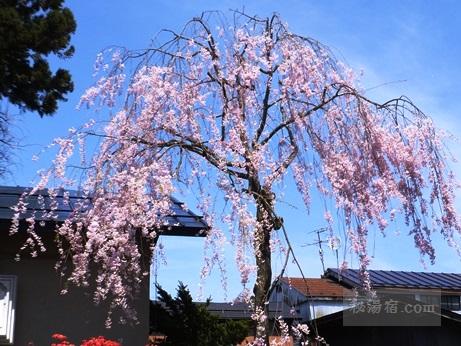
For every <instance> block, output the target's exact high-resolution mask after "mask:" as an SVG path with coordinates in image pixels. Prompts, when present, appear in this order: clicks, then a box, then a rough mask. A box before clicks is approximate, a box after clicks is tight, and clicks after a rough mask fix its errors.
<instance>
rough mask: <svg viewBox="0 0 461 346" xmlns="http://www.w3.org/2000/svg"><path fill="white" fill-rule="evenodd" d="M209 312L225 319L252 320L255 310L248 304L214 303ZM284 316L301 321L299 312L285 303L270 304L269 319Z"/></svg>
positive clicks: (209, 307) (209, 306)
mask: <svg viewBox="0 0 461 346" xmlns="http://www.w3.org/2000/svg"><path fill="white" fill-rule="evenodd" d="M207 309H208V311H209V312H210V313H212V314H214V315H216V316H218V317H219V318H223V319H251V315H252V313H253V310H252V309H251V307H250V306H249V305H248V304H247V303H213V302H211V303H210V305H208V307H207ZM279 316H282V318H284V319H301V317H302V316H301V315H300V312H299V311H296V310H293V309H292V308H291V307H290V306H288V305H287V304H285V303H283V302H270V303H269V318H271V319H272V318H277V317H279Z"/></svg>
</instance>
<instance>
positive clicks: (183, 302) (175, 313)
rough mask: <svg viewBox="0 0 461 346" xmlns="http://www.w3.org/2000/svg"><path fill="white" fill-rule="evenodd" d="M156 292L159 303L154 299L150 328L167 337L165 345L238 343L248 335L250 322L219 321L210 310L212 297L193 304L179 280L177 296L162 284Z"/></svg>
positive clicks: (217, 345)
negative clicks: (166, 289)
mask: <svg viewBox="0 0 461 346" xmlns="http://www.w3.org/2000/svg"><path fill="white" fill-rule="evenodd" d="M157 292H158V294H159V302H152V303H151V307H150V312H151V331H154V330H155V331H157V332H160V333H162V334H165V335H166V336H167V338H166V340H165V342H164V345H176V346H181V345H184V346H186V345H187V346H190V345H200V346H207V345H210V346H220V345H223V346H224V345H235V344H237V343H239V342H240V341H242V340H243V339H244V338H245V336H246V335H248V331H249V323H248V322H247V321H234V320H227V321H220V320H219V319H218V317H216V316H214V315H212V314H210V312H208V310H207V306H208V305H209V304H210V299H208V300H207V301H206V303H205V304H196V303H194V302H193V301H192V297H191V295H190V292H189V290H188V289H187V286H186V285H184V284H183V283H182V282H179V285H178V288H177V293H176V298H173V297H172V296H171V295H170V294H169V293H168V292H166V291H165V290H164V289H162V288H161V287H160V286H159V285H157Z"/></svg>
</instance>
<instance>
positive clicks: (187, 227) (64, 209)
mask: <svg viewBox="0 0 461 346" xmlns="http://www.w3.org/2000/svg"><path fill="white" fill-rule="evenodd" d="M27 191H30V188H26V187H12V186H0V220H11V219H12V217H13V214H14V211H13V210H12V209H11V207H13V206H15V205H16V204H17V203H18V201H19V198H20V196H21V195H22V194H23V193H24V192H27ZM68 193H69V203H65V202H64V197H63V190H60V191H59V192H58V195H57V197H56V202H57V209H56V210H54V213H55V214H56V216H57V218H55V219H53V218H50V216H49V215H47V213H49V212H50V211H51V198H50V195H49V193H48V190H40V191H39V192H37V193H36V194H34V195H31V196H30V197H29V198H28V199H27V212H26V213H24V214H23V215H22V216H21V219H26V218H28V217H30V216H32V215H34V217H35V219H36V220H37V221H47V222H58V223H59V222H63V221H64V220H66V219H67V218H68V217H69V216H70V214H71V212H72V210H73V206H75V204H76V203H77V202H79V201H81V200H82V199H83V198H84V197H82V195H81V193H79V192H77V191H68ZM39 196H42V197H43V198H44V202H45V204H44V205H45V207H43V206H40V204H39V202H38V198H39ZM171 200H172V202H173V203H172V212H171V214H170V215H167V216H165V221H164V226H163V227H162V235H180V236H205V235H206V230H207V229H208V228H209V227H208V225H207V224H206V223H205V221H203V218H202V217H201V216H198V215H196V214H194V213H193V212H192V211H190V210H189V209H187V208H185V207H184V204H183V203H182V202H180V201H178V200H177V199H175V198H173V197H172V198H171ZM34 212H35V213H34Z"/></svg>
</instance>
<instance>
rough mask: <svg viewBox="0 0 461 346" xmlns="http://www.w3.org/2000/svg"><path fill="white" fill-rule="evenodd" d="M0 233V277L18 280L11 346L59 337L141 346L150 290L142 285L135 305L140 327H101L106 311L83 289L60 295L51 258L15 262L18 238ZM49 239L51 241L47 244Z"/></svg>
mask: <svg viewBox="0 0 461 346" xmlns="http://www.w3.org/2000/svg"><path fill="white" fill-rule="evenodd" d="M7 234H8V230H7V229H6V230H5V228H4V227H0V274H5V275H16V276H17V277H18V281H17V299H16V319H15V333H14V336H15V343H14V344H15V345H17V346H23V345H27V343H28V342H33V343H34V345H35V346H42V345H50V343H51V335H52V334H53V333H61V334H65V335H67V336H69V338H70V339H71V340H72V341H73V342H74V343H76V344H77V345H79V342H80V341H81V340H82V339H85V338H89V337H91V336H98V335H104V336H107V337H110V338H112V339H118V340H119V341H121V342H122V344H123V345H125V346H138V345H140V346H141V345H145V344H146V341H147V337H148V331H149V287H148V286H149V285H148V278H147V280H146V281H145V284H144V286H143V289H142V291H141V295H140V297H139V299H138V301H137V303H136V308H137V311H138V314H139V320H140V323H139V324H138V325H135V326H121V325H119V324H117V323H114V324H113V327H112V329H106V328H105V327H104V321H105V317H106V312H107V310H106V309H105V308H104V307H96V306H94V305H93V303H92V299H91V296H90V295H89V294H88V292H86V291H84V290H83V289H73V288H72V289H70V290H69V291H70V292H69V294H67V295H64V296H62V295H60V294H59V292H60V291H61V289H62V288H63V282H62V281H60V279H59V277H58V275H57V273H56V272H55V270H54V265H55V262H56V261H55V258H54V256H52V255H48V256H46V257H42V258H40V257H39V258H37V259H30V258H28V259H22V260H21V261H19V262H16V261H14V259H13V258H14V254H15V253H16V251H17V249H19V244H20V241H21V240H20V239H19V238H20V237H18V236H16V237H12V238H11V237H9V236H8V235H7ZM50 239H51V238H50Z"/></svg>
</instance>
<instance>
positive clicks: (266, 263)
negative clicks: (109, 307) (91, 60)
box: [13, 12, 460, 344]
mask: <svg viewBox="0 0 461 346" xmlns="http://www.w3.org/2000/svg"><path fill="white" fill-rule="evenodd" d="M230 21H231V25H229V20H228V21H227V22H226V20H225V19H223V17H222V15H221V14H219V13H204V14H203V15H202V16H201V17H198V18H194V19H192V20H191V21H189V22H188V23H187V24H186V25H185V27H184V29H183V30H182V31H181V32H173V31H164V34H167V35H168V36H169V38H168V39H166V40H165V41H163V44H160V45H158V46H155V47H151V48H148V49H146V50H143V51H126V50H123V49H120V50H116V51H115V50H112V52H110V53H109V52H107V51H106V52H104V53H103V54H101V55H100V56H99V57H98V61H97V64H96V67H97V72H98V74H99V77H98V78H99V79H97V82H96V83H95V85H94V86H93V87H91V88H89V89H88V90H87V92H86V93H85V94H84V95H83V97H82V99H81V106H82V107H88V108H90V109H96V110H98V111H101V112H104V111H106V112H107V113H109V112H108V111H107V110H110V114H112V115H113V116H112V118H111V119H110V120H109V121H108V122H106V123H105V124H101V122H90V123H87V124H85V125H84V126H82V128H80V129H78V130H76V129H71V131H70V133H69V135H68V136H67V137H63V138H59V139H57V140H55V142H54V144H55V146H56V147H57V150H58V153H57V156H56V158H55V160H54V161H53V165H52V167H51V168H50V169H48V170H45V171H43V172H42V173H41V175H40V181H39V183H38V184H37V186H36V187H35V188H34V189H33V190H32V191H31V192H30V193H36V192H37V191H38V190H40V189H43V188H46V187H47V188H50V191H57V189H58V188H64V189H66V188H69V187H72V186H75V180H74V178H75V177H73V176H70V173H69V172H70V171H69V169H68V166H69V164H70V163H71V162H72V159H71V157H72V155H73V154H74V152H76V153H77V154H78V153H80V156H81V159H82V163H81V166H82V167H83V169H82V173H81V175H80V176H79V179H80V181H81V182H82V183H81V189H82V191H83V194H84V195H85V196H91V203H90V202H82V203H81V204H79V205H76V206H74V207H75V211H74V213H73V214H72V216H71V217H70V218H69V219H68V220H67V221H66V222H64V223H63V224H62V225H59V226H58V227H57V234H58V235H59V244H60V246H61V247H63V248H62V249H61V253H62V254H63V259H62V260H63V261H65V260H66V256H68V255H69V254H70V255H71V257H72V261H73V267H72V272H71V273H70V276H69V280H70V282H72V283H75V284H79V285H88V283H89V280H90V270H89V268H90V266H91V267H92V268H97V275H96V278H95V280H96V283H97V289H96V291H95V292H94V297H95V300H96V302H99V301H102V300H105V299H110V300H111V301H112V302H113V304H114V305H113V306H122V307H124V309H125V312H127V313H128V314H131V315H134V311H131V310H130V302H131V300H132V298H133V296H134V295H135V294H136V289H137V286H138V285H139V283H140V281H141V279H142V276H143V271H142V269H141V266H140V259H141V251H140V248H139V246H138V245H139V244H138V241H139V235H141V236H142V237H143V238H144V239H145V240H147V241H148V243H149V244H151V250H152V251H153V250H154V247H155V241H154V240H155V239H156V237H157V236H158V232H156V231H155V230H156V229H157V230H158V229H159V228H160V226H162V225H163V222H164V221H163V220H164V218H162V216H163V215H167V214H169V213H170V208H171V200H170V196H171V195H175V194H181V193H183V194H186V195H187V193H190V192H191V191H193V193H194V194H195V196H196V197H197V200H198V203H197V208H198V209H199V210H200V212H201V213H203V215H204V217H205V220H206V222H207V223H208V224H209V225H210V230H209V232H208V234H207V238H206V247H207V249H209V252H208V255H207V256H206V257H205V260H204V268H203V272H202V274H203V275H206V274H207V273H208V272H209V270H210V269H211V268H212V267H213V266H215V265H222V261H223V246H224V244H225V242H227V241H229V242H230V243H232V244H233V245H234V246H235V259H236V264H237V267H238V268H239V270H240V276H241V281H242V283H243V284H247V283H248V282H249V281H250V280H251V279H252V278H253V277H254V278H255V284H254V288H253V294H252V297H251V302H252V304H253V307H254V311H255V314H254V319H255V321H256V323H255V324H256V326H257V328H256V343H259V344H264V343H265V342H267V334H268V328H269V324H268V318H267V307H268V305H267V304H266V302H267V301H268V299H269V293H270V291H271V282H272V280H273V279H274V277H273V273H272V270H271V255H272V253H273V252H274V251H282V252H283V253H284V254H285V255H286V256H291V255H292V248H291V246H290V245H289V243H286V242H282V241H279V239H282V240H283V238H284V237H285V236H289V232H290V230H285V228H284V225H283V218H282V216H283V215H279V212H278V209H277V202H278V201H279V199H280V198H281V196H282V195H283V189H284V188H285V187H286V185H287V184H294V185H295V186H296V189H297V191H298V192H299V194H300V195H301V196H302V200H303V201H304V203H305V207H306V211H308V210H309V208H310V207H311V205H312V204H313V203H316V202H317V201H316V200H311V195H312V194H313V193H315V195H316V196H317V195H321V196H323V198H325V199H327V200H330V201H332V205H334V207H335V210H334V211H333V210H331V211H330V210H327V211H326V219H327V221H328V222H330V223H335V222H338V220H332V216H331V215H341V221H342V222H343V223H344V225H345V229H346V230H347V236H348V241H349V244H350V246H351V249H352V251H353V252H355V254H356V255H357V256H358V258H359V263H360V269H361V271H362V276H363V282H364V285H365V286H370V281H369V279H368V277H367V272H366V268H367V265H368V264H369V257H368V255H367V233H368V231H369V229H370V228H371V227H379V229H380V230H381V231H382V232H385V230H386V227H387V225H388V222H389V221H392V220H393V219H394V218H395V217H400V218H402V219H403V220H404V221H405V222H406V224H407V227H408V230H409V234H410V235H411V236H412V237H413V239H414V243H415V245H416V247H417V248H418V249H419V251H420V254H421V256H422V257H427V258H428V259H429V260H430V261H431V262H433V261H434V259H435V254H434V248H433V246H432V244H431V237H432V235H433V234H435V233H439V234H441V235H442V236H443V237H444V238H445V239H446V240H447V241H448V243H449V244H450V245H451V246H454V247H456V243H455V237H456V234H458V232H459V231H460V223H459V220H458V217H457V214H456V212H455V207H454V202H455V201H454V189H455V187H456V184H455V183H454V179H453V176H452V174H451V173H450V172H449V170H448V169H447V167H446V164H445V162H446V155H445V154H444V152H443V144H442V139H443V138H442V137H443V136H442V135H441V134H440V133H439V132H438V131H437V130H436V129H435V127H434V125H433V123H432V121H431V119H430V118H428V117H427V116H425V115H424V114H423V113H422V112H421V111H420V110H419V109H418V108H417V107H416V106H414V105H413V104H412V102H411V101H410V100H409V99H407V98H403V97H402V98H396V99H392V100H390V101H388V102H385V103H378V102H374V101H372V100H370V99H369V98H367V97H366V96H365V94H364V93H363V92H362V91H361V90H360V89H359V88H358V87H357V84H358V83H357V81H356V78H355V77H354V74H353V73H352V72H351V71H350V70H349V69H348V68H347V67H346V66H344V65H343V64H342V63H341V62H339V61H338V60H336V59H335V57H334V55H333V54H332V53H331V52H330V51H329V50H328V48H327V47H325V46H323V45H322V44H320V43H319V42H317V41H315V40H313V39H311V38H307V37H302V36H299V35H296V34H294V33H292V32H290V31H289V30H288V29H287V27H286V25H285V24H284V23H283V22H282V21H281V20H280V18H279V17H278V16H273V17H271V18H264V19H263V18H258V17H250V16H247V15H245V14H243V13H238V12H235V13H233V17H232V20H230ZM126 66H131V67H130V68H127V67H126ZM95 137H97V138H99V146H98V149H97V151H96V153H95V155H94V156H93V157H92V158H91V159H90V160H86V159H85V155H84V153H85V151H86V150H85V143H86V142H87V140H88V139H89V138H95ZM73 172H74V173H75V169H74V170H73ZM283 198H284V200H287V201H289V198H290V196H284V197H283ZM26 201H27V196H23V199H22V200H21V202H20V203H19V205H18V206H17V207H16V211H17V217H18V218H19V216H20V214H21V211H22V210H24V203H26ZM392 206H396V207H395V208H393V207H392ZM391 207H392V209H391ZM217 209H219V210H217ZM398 215H401V216H398ZM308 217H309V216H308V213H307V212H306V218H308ZM429 219H430V220H431V221H430V222H428V221H427V220H429ZM16 224H17V223H16ZM13 231H14V227H13ZM28 231H29V234H30V239H29V241H28V243H27V244H26V246H25V247H27V248H30V250H31V251H33V252H34V251H43V250H45V249H44V248H43V246H42V244H41V242H40V239H39V237H38V236H37V235H36V234H35V231H34V225H33V220H30V227H29V230H28ZM332 232H333V230H332ZM279 233H280V234H279ZM284 233H285V235H284ZM286 240H287V241H288V238H287V239H286ZM283 244H284V245H283Z"/></svg>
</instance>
